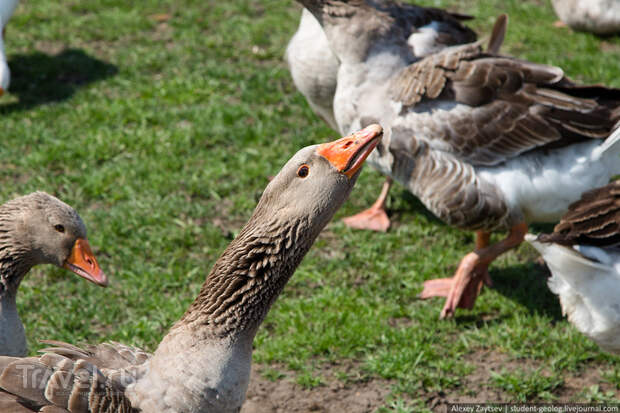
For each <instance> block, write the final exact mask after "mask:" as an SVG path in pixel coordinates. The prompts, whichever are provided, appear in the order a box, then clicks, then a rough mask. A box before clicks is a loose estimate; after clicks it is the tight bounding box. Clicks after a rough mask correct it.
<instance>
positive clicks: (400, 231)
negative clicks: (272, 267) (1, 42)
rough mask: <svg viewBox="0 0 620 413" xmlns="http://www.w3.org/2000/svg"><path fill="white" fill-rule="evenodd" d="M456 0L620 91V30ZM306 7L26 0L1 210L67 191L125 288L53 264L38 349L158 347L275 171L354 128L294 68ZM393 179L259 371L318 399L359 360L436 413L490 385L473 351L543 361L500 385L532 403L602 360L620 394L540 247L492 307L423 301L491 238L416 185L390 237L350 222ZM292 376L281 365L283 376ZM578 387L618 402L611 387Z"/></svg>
mask: <svg viewBox="0 0 620 413" xmlns="http://www.w3.org/2000/svg"><path fill="white" fill-rule="evenodd" d="M134 3H135V5H133V4H134ZM423 3H424V4H426V5H433V6H441V7H443V6H446V5H448V4H449V2H447V1H425V2H423ZM138 5H139V6H138ZM451 7H452V8H455V9H458V10H460V11H461V12H466V13H471V14H473V15H475V16H477V17H478V18H477V20H475V21H473V23H472V27H473V28H475V29H476V30H479V31H483V32H487V33H488V31H489V29H490V27H491V26H492V24H493V19H494V15H495V14H496V13H497V12H499V11H500V10H501V11H506V12H507V13H508V14H509V15H510V18H511V20H510V23H509V31H508V36H507V39H506V45H505V47H504V48H503V51H504V52H505V53H512V54H515V55H517V56H519V57H522V58H528V59H532V60H535V61H538V62H543V63H551V64H556V65H559V66H562V67H563V68H564V69H565V71H566V73H567V75H569V76H571V77H573V78H575V79H577V80H580V81H583V82H592V83H603V84H607V85H610V86H616V87H620V65H618V61H619V58H620V40H619V39H618V38H617V37H616V38H608V39H599V38H597V37H594V36H592V35H588V34H583V33H573V32H571V31H569V30H568V29H561V28H555V27H554V26H553V25H552V23H553V22H554V21H555V17H554V16H553V14H552V11H551V8H550V5H549V4H548V2H546V1H544V2H543V1H534V0H532V1H522V0H509V1H503V0H501V1H500V0H481V1H478V2H475V1H473V0H472V1H469V0H468V1H462V2H459V3H457V4H454V3H451ZM299 11H300V8H299V7H298V6H297V5H296V4H294V2H292V1H280V0H269V1H260V2H259V1H256V0H255V1H241V0H235V1H222V2H216V1H207V2H204V1H189V0H178V1H160V0H157V1H156V0H143V1H140V2H126V1H121V0H98V1H95V0H91V1H78V0H71V1H69V0H65V1H51V0H29V1H22V2H21V3H20V5H19V7H18V9H17V12H16V14H15V16H14V17H13V19H12V20H11V22H10V23H9V26H8V30H7V39H6V45H7V46H6V47H7V52H8V58H9V65H10V67H11V69H12V72H13V78H12V84H11V88H10V91H9V92H10V93H8V94H7V95H5V96H3V97H2V98H1V99H0V115H1V116H2V120H3V132H2V145H1V146H0V157H1V162H0V180H1V182H2V185H1V186H0V199H2V200H8V199H10V198H12V197H15V196H17V195H20V194H25V193H28V192H31V191H34V190H45V191H48V192H50V193H53V194H55V195H57V196H59V197H60V198H62V199H63V200H64V201H66V202H67V203H69V204H71V205H73V206H74V207H75V208H76V209H77V210H78V211H79V212H80V214H81V216H82V218H83V219H84V220H85V222H86V224H87V226H88V229H89V238H90V241H91V245H92V246H93V248H94V250H95V252H96V255H97V257H98V259H99V261H100V264H101V266H102V267H103V269H104V270H105V271H106V272H107V273H108V274H109V275H110V278H111V283H110V287H109V288H108V289H106V290H103V289H99V288H97V287H95V286H93V285H90V284H87V283H85V282H83V281H82V280H80V279H78V278H77V277H73V276H71V275H70V274H68V273H67V272H65V271H63V270H60V269H56V268H52V267H49V266H47V267H40V268H37V269H36V270H34V271H33V272H32V273H31V274H30V275H29V276H28V278H27V279H26V280H25V282H24V283H23V285H22V288H21V290H20V291H21V292H20V297H19V299H18V301H19V307H20V311H21V314H22V318H23V320H24V323H25V325H26V326H27V334H28V340H29V343H30V347H31V352H33V353H34V352H35V351H36V350H37V349H38V348H40V347H41V344H39V343H38V342H37V339H41V338H48V339H57V340H67V341H72V342H83V341H87V342H99V341H102V340H118V341H122V342H125V343H128V344H134V345H137V346H143V347H144V348H146V349H149V350H153V349H154V348H155V346H156V344H157V343H158V341H159V340H160V339H161V337H162V336H163V334H164V333H165V332H166V330H167V328H168V327H169V326H170V325H171V323H172V322H174V321H175V320H176V319H177V318H178V317H180V315H181V314H182V313H183V311H184V309H185V308H186V306H188V305H189V303H190V302H191V300H192V298H193V297H194V295H195V294H196V293H197V291H198V289H199V287H200V285H201V283H202V281H203V279H204V277H205V275H206V273H207V272H208V271H209V269H210V266H211V265H212V263H213V261H214V260H215V259H216V257H217V256H218V255H219V253H220V252H221V251H222V250H223V249H224V247H225V246H226V245H227V244H228V242H230V240H231V239H232V237H233V236H234V234H236V233H237V231H238V230H239V228H240V227H241V225H242V224H243V222H244V220H246V219H247V218H248V217H249V215H250V213H251V211H252V209H253V208H254V205H255V202H256V200H257V199H258V197H259V195H260V193H261V191H262V189H263V188H264V186H265V185H266V182H267V178H268V176H270V175H273V174H275V173H276V172H277V171H278V169H279V167H280V166H281V165H282V164H283V163H284V162H285V161H286V160H287V159H288V158H289V157H290V156H291V155H292V154H293V153H294V152H295V151H297V150H298V149H299V148H301V147H303V146H305V145H308V144H311V143H316V142H320V141H325V140H326V139H333V138H336V137H337V134H336V133H335V132H334V131H332V130H330V129H329V128H328V127H327V126H325V125H324V123H323V122H322V121H320V120H319V119H318V118H317V117H316V116H315V115H314V114H313V112H312V111H311V110H310V108H309V107H308V105H307V104H306V102H305V100H304V98H303V96H301V95H300V94H299V93H297V92H296V90H295V88H294V85H293V84H292V81H291V79H290V76H289V73H288V70H287V68H286V65H285V63H284V61H283V53H284V49H285V46H286V43H287V41H288V39H289V38H290V36H291V35H292V34H293V32H294V31H295V29H296V25H297V21H298V17H299ZM381 181H382V177H381V176H380V175H379V174H378V173H377V172H375V171H372V170H371V169H367V170H365V171H364V172H363V174H362V176H361V177H360V179H359V181H358V184H357V186H356V188H355V190H354V192H353V193H352V196H351V198H350V201H349V202H347V204H346V205H345V206H344V207H343V208H342V210H341V211H340V212H339V214H338V215H337V217H336V218H335V219H334V221H333V223H331V224H330V225H329V226H328V227H327V229H326V231H325V232H324V233H323V234H322V235H321V237H320V238H319V240H318V241H317V243H316V245H315V246H314V247H313V249H312V250H311V252H310V253H309V254H308V256H307V257H306V259H305V260H304V262H303V263H302V265H301V266H300V268H299V269H298V271H297V273H296V275H295V276H294V277H293V279H292V280H291V282H290V283H289V285H288V286H287V287H286V288H285V290H284V293H283V295H282V296H281V297H280V299H279V300H278V301H277V303H276V304H275V305H274V307H273V309H272V311H271V313H270V314H269V316H268V318H267V320H266V322H265V324H264V326H263V327H262V328H261V330H260V332H259V334H258V337H257V339H256V341H255V349H256V350H255V353H254V359H255V361H256V362H258V363H263V364H265V365H275V366H284V367H285V368H286V369H292V370H294V371H296V372H297V377H296V380H297V381H298V382H299V383H300V384H302V385H304V386H307V387H313V386H320V385H321V384H322V383H323V382H324V377H322V374H324V371H325V369H324V367H325V366H328V365H329V364H328V363H330V362H333V361H335V360H338V361H342V362H345V363H350V364H353V365H354V366H355V367H354V369H355V371H357V376H363V377H368V378H381V379H389V380H390V385H391V386H392V389H393V394H392V397H391V398H389V400H386V401H385V405H384V406H382V407H381V411H397V412H408V411H419V409H421V408H424V406H425V403H426V401H425V400H426V399H423V398H422V396H421V395H422V394H426V393H428V392H436V391H441V392H443V393H444V394H447V396H448V398H449V397H450V395H460V394H467V393H468V392H471V391H472V388H471V387H470V385H468V381H467V380H468V376H469V375H470V374H471V373H473V372H474V371H475V370H477V369H484V368H485V362H484V361H479V362H474V363H472V362H470V361H468V358H469V357H471V356H472V355H474V354H477V353H479V352H481V351H492V352H494V354H498V355H499V356H501V357H504V358H505V359H506V360H511V361H512V362H513V363H514V362H515V361H516V362H517V363H521V362H522V363H527V364H528V366H530V367H532V369H531V370H528V371H530V373H529V374H525V373H523V372H521V371H518V370H516V369H512V370H505V371H503V372H501V373H498V374H499V376H494V377H495V378H493V379H491V382H490V384H489V386H491V387H494V388H496V389H499V390H501V391H503V392H505V393H506V394H508V395H509V397H514V400H549V399H553V398H554V397H558V394H559V393H558V392H559V390H560V389H561V388H562V386H563V385H562V383H563V380H565V378H566V377H567V376H569V375H575V374H579V373H580V372H583V371H585V370H587V369H594V368H596V369H600V370H601V371H602V372H603V376H604V382H605V383H606V385H607V386H608V387H612V388H613V389H614V391H615V394H616V396H617V395H618V391H617V389H618V388H619V387H620V385H619V384H618V383H620V380H619V379H618V371H617V367H615V365H616V364H617V363H618V361H620V358H618V357H613V356H609V355H607V354H605V353H603V352H601V351H600V350H599V349H598V348H597V346H596V345H595V344H593V343H591V342H590V341H588V340H587V339H585V338H584V337H583V336H581V335H580V334H579V333H577V332H576V330H575V329H574V328H572V327H571V326H570V324H568V323H567V322H566V321H565V320H563V319H562V317H561V313H560V309H559V305H558V303H557V300H556V299H555V298H554V297H553V296H552V295H551V293H550V292H548V290H547V289H546V287H545V281H544V278H543V274H542V273H541V271H540V270H539V269H538V267H537V266H536V265H535V264H533V260H534V259H535V258H536V254H535V253H534V251H533V250H532V249H530V248H528V247H521V248H520V249H519V250H517V251H514V252H511V253H508V254H506V255H505V256H504V257H502V258H501V259H499V260H498V261H497V262H496V263H495V264H494V265H493V266H492V268H491V275H492V277H493V278H494V281H495V287H494V288H493V289H486V291H485V293H484V294H483V295H482V296H481V297H480V298H479V299H478V302H477V303H476V307H475V309H473V310H471V311H462V310H459V312H458V314H457V317H456V318H455V319H454V320H450V321H439V320H438V314H439V311H440V309H441V306H442V305H443V302H442V301H441V300H436V301H419V300H417V299H416V294H417V293H419V292H420V290H421V285H422V282H423V281H424V280H426V279H430V278H433V277H437V276H448V275H450V274H451V272H452V271H453V270H454V269H455V265H456V263H457V262H458V261H459V259H460V258H461V257H462V256H463V255H464V254H465V253H467V252H468V251H469V249H470V248H472V246H473V237H472V234H471V233H466V232H461V231H458V230H456V229H453V228H449V227H447V226H445V225H444V224H442V223H441V222H440V221H438V220H437V219H436V218H434V217H433V216H432V215H430V214H429V213H428V212H427V211H426V210H425V209H424V208H423V206H422V205H421V204H420V203H419V202H418V201H416V200H415V199H414V198H413V197H412V196H411V195H409V194H407V193H406V192H405V191H404V190H403V189H402V188H395V190H393V192H392V194H391V197H390V201H389V208H390V210H391V211H392V215H393V219H394V221H395V222H394V224H395V225H394V227H393V228H392V229H391V230H390V232H389V233H387V234H374V233H365V232H359V231H353V230H350V229H348V228H346V227H344V226H343V225H342V223H340V218H341V217H343V216H346V215H349V214H352V213H354V212H356V211H359V210H360V209H362V208H364V207H366V206H368V205H369V204H370V203H371V202H372V201H373V200H374V198H375V196H376V195H377V194H378V191H379V189H380V184H381ZM498 236H500V235H498ZM275 363H277V364H275ZM279 368H280V367H274V368H272V369H271V370H267V373H266V375H267V376H269V377H270V378H271V379H273V380H277V379H279V378H280V377H281V374H282V373H280V372H279ZM498 371H501V369H499V370H498ZM549 371H553V372H554V373H553V375H549V373H548V372H549ZM322 372H323V373H322ZM531 372H538V373H531ZM530 374H534V376H530ZM350 375H353V376H355V374H352V373H349V376H350ZM337 376H339V377H340V380H342V381H347V380H348V379H347V375H344V374H339V375H338V374H337ZM479 385H483V383H479ZM474 390H475V389H474ZM574 397H575V398H577V399H578V400H582V401H589V400H603V399H604V400H607V399H608V398H609V397H610V396H609V394H608V390H606V391H603V390H601V389H600V388H599V387H598V386H597V387H592V388H590V389H589V390H587V391H586V390H584V392H581V393H579V392H575V394H574ZM413 406H417V407H413Z"/></svg>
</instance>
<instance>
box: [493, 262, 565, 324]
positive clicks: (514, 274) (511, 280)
mask: <svg viewBox="0 0 620 413" xmlns="http://www.w3.org/2000/svg"><path fill="white" fill-rule="evenodd" d="M548 277H549V272H548V271H547V269H546V268H545V267H542V266H540V265H538V264H533V263H531V264H519V265H514V266H512V267H509V268H504V269H502V270H501V271H491V278H492V279H493V287H492V288H493V289H494V290H495V291H497V292H498V293H500V294H502V295H503V296H505V297H506V298H508V299H510V300H513V301H517V302H519V303H520V304H521V305H523V306H524V307H526V308H527V309H528V310H529V311H530V312H531V313H540V314H544V315H546V316H548V317H550V318H551V319H552V320H553V321H554V322H555V321H560V320H562V319H563V317H562V309H561V308H560V303H559V301H558V298H557V297H556V296H555V295H554V294H553V293H552V292H551V291H550V290H549V287H547V278H548Z"/></svg>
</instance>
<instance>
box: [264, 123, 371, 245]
mask: <svg viewBox="0 0 620 413" xmlns="http://www.w3.org/2000/svg"><path fill="white" fill-rule="evenodd" d="M382 135H383V129H382V128H381V126H379V125H377V124H373V125H370V126H368V127H366V128H365V129H362V130H360V131H358V132H355V133H353V134H351V135H349V136H346V137H344V138H341V139H338V140H336V141H333V142H328V143H323V144H320V145H313V146H308V147H305V148H303V149H301V150H300V151H298V152H297V153H296V154H295V155H294V156H293V157H292V158H291V159H290V160H289V161H288V162H287V163H286V164H285V165H284V167H283V168H282V169H281V170H280V172H279V173H278V174H277V175H276V176H275V178H274V179H273V180H272V181H271V182H270V183H269V185H268V186H267V187H266V188H265V191H264V192H263V195H262V197H261V199H260V201H259V203H258V205H257V207H256V211H255V214H259V215H261V216H262V215H263V214H265V213H267V214H275V215H277V217H278V219H279V220H280V221H283V222H292V221H300V222H304V223H305V224H304V226H305V227H306V228H307V229H308V230H310V231H311V232H316V233H317V234H318V232H320V230H321V229H322V228H323V227H324V226H325V225H326V224H327V222H328V221H329V220H330V219H331V218H332V216H333V215H334V213H335V212H336V211H337V210H338V208H340V206H341V205H342V203H343V202H344V201H345V200H346V199H347V197H348V196H349V193H350V192H351V189H352V188H353V185H354V184H355V181H356V180H357V177H358V175H359V173H360V171H361V168H362V165H363V164H364V161H365V160H366V158H367V157H368V155H369V154H370V153H371V152H372V151H373V149H374V148H375V147H376V146H377V144H378V143H379V141H380V140H381V136H382Z"/></svg>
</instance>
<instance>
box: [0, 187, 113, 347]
mask: <svg viewBox="0 0 620 413" xmlns="http://www.w3.org/2000/svg"><path fill="white" fill-rule="evenodd" d="M38 264H54V265H57V266H59V267H63V268H66V269H68V270H69V271H72V272H74V273H75V274H77V275H79V276H80V277H83V278H85V279H87V280H89V281H91V282H93V283H95V284H97V285H100V286H104V287H105V286H106V285H107V283H108V280H107V277H106V275H105V274H104V273H103V271H101V268H100V267H99V264H97V260H96V259H95V256H94V255H93V253H92V251H91V249H90V245H89V244H88V240H87V239H86V227H85V226H84V223H83V222H82V219H81V218H80V216H79V215H78V214H77V212H75V210H74V209H73V208H71V207H70V206H69V205H67V204H65V203H64V202H62V201H60V200H59V199H58V198H55V197H53V196H51V195H49V194H46V193H45V192H34V193H32V194H30V195H25V196H21V197H19V198H15V199H13V200H11V201H9V202H6V203H5V204H3V205H0V354H1V355H7V356H24V355H26V353H27V351H28V348H27V344H26V335H25V333H24V326H23V324H22V322H21V320H20V318H19V315H18V314H17V306H16V298H17V290H18V288H19V284H20V283H21V281H22V280H23V278H24V276H25V275H26V274H27V273H28V271H30V269H31V268H32V267H33V266H35V265H38Z"/></svg>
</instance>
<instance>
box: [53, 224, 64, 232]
mask: <svg viewBox="0 0 620 413" xmlns="http://www.w3.org/2000/svg"><path fill="white" fill-rule="evenodd" d="M54 229H55V230H56V231H58V232H60V233H62V232H65V227H63V226H62V225H60V224H58V225H54Z"/></svg>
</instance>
